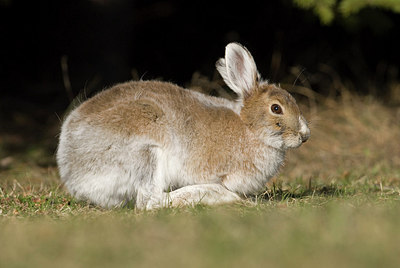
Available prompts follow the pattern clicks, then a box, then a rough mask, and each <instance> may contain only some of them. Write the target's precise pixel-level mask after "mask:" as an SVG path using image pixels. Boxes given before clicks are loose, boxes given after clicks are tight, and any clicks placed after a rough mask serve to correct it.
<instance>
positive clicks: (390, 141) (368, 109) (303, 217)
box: [0, 94, 400, 267]
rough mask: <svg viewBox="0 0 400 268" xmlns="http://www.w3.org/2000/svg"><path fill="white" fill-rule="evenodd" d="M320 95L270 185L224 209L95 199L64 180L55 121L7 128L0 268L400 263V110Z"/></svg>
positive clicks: (2, 140)
mask: <svg viewBox="0 0 400 268" xmlns="http://www.w3.org/2000/svg"><path fill="white" fill-rule="evenodd" d="M343 96H345V94H343ZM315 98H316V99H317V101H316V103H317V104H315V105H314V106H303V107H302V110H303V111H305V114H306V117H307V118H309V119H311V128H312V138H311V139H310V141H309V142H307V143H306V144H304V146H302V147H301V148H300V149H298V150H296V151H293V152H291V153H290V154H289V155H288V161H287V164H286V166H285V167H284V169H283V170H282V172H281V174H280V175H279V176H278V177H276V178H274V179H273V180H272V181H271V182H270V183H269V184H268V185H267V188H266V190H265V192H264V193H261V194H260V195H258V196H256V197H254V198H252V199H249V200H248V201H246V202H243V203H241V204H233V205H226V206H218V207H208V206H201V205H198V206H195V207H186V208H175V209H171V208H169V209H162V210H158V211H151V212H143V211H136V210H133V209H114V210H104V209H102V208H99V207H94V206H91V205H89V204H86V203H84V202H80V201H77V200H75V199H73V198H72V197H71V196H70V195H69V194H68V193H66V192H65V190H64V189H63V187H62V186H61V185H60V183H59V179H58V174H57V169H56V166H55V162H54V156H53V154H54V148H55V142H56V139H55V138H54V137H55V136H56V131H57V128H54V123H52V124H51V128H50V129H52V131H53V132H52V131H50V132H49V133H47V135H48V136H46V141H38V142H36V143H35V142H34V143H31V144H33V145H30V146H26V142H24V137H22V136H21V137H20V136H18V135H19V134H18V133H16V134H13V135H10V134H9V133H8V134H0V241H1V242H0V243H1V248H0V267H48V266H54V265H57V266H58V267H92V266H97V267H110V266H113V267H114V266H117V267H128V266H134V267H154V266H164V267H172V266H180V267H220V266H221V267H228V266H232V267H239V266H250V267H256V266H257V267H259V266H266V267H290V266H296V267H310V266H311V267H377V266H384V267H397V266H398V264H399V263H400V248H399V247H398V241H400V232H399V231H398V229H399V226H400V146H399V144H398V138H399V137H400V109H399V108H396V107H388V106H385V105H383V104H381V103H379V102H377V101H375V100H373V99H371V98H361V97H357V96H355V95H347V96H345V97H343V98H342V99H338V100H332V99H318V98H319V97H318V96H315ZM300 103H303V102H302V101H301V102H300ZM304 103H307V102H304ZM22 121H24V120H22ZM38 136H40V135H38ZM49 140H52V141H53V143H52V142H49Z"/></svg>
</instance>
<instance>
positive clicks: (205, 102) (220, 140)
mask: <svg viewBox="0 0 400 268" xmlns="http://www.w3.org/2000/svg"><path fill="white" fill-rule="evenodd" d="M216 67H217V70H218V71H219V73H220V74H221V76H222V78H223V79H224V81H225V83H226V84H227V85H228V86H229V87H230V88H231V89H232V90H233V91H234V92H235V93H236V94H237V100H236V101H230V100H227V99H223V98H217V97H213V96H208V95H204V94H201V93H199V92H195V91H191V90H187V89H184V88H181V87H179V86H177V85H174V84H172V83H167V82H158V81H131V82H126V83H122V84H118V85H116V86H114V87H112V88H111V89H108V90H105V91H103V92H101V93H99V94H97V95H96V96H94V97H92V98H90V99H88V100H86V101H84V102H83V103H81V104H80V105H79V106H78V107H77V108H76V109H74V110H73V111H72V112H71V113H70V114H69V115H68V116H67V118H66V120H65V121H64V123H63V125H62V128H61V135H60V142H59V146H58V151H57V162H58V167H59V171H60V177H61V180H62V182H63V183H64V184H65V186H66V188H67V189H68V190H69V191H70V193H71V194H72V195H73V196H75V197H76V198H78V199H83V200H87V201H89V202H91V203H94V204H96V205H99V206H103V207H106V208H113V207H118V206H123V205H129V204H133V205H134V206H135V207H136V208H138V209H154V208H158V207H166V206H173V207H176V206H182V205H191V204H198V203H202V204H209V205H211V204H222V203H229V202H237V201H239V200H241V199H242V198H243V197H245V196H246V195H251V194H256V193H258V192H260V191H261V190H263V189H264V188H265V184H266V182H267V181H268V180H269V179H270V178H271V177H273V176H274V175H276V174H277V172H278V171H279V169H280V167H281V166H282V165H283V163H284V159H285V152H286V151H287V150H288V149H290V148H296V147H299V146H300V145H301V144H302V143H304V142H305V141H307V139H308V138H309V136H310V130H309V128H308V126H307V122H306V120H305V119H304V117H303V116H302V114H301V112H300V110H299V108H298V106H297V104H296V101H295V99H294V98H293V97H292V96H291V95H290V94H289V93H288V92H287V91H285V90H283V89H281V88H279V87H277V86H276V85H273V84H269V83H267V82H266V81H263V80H261V78H260V75H259V73H258V71H257V68H256V64H255V62H254V60H253V57H252V56H251V54H250V52H249V51H248V50H247V49H246V48H245V47H243V46H241V45H240V44H238V43H230V44H228V45H227V46H226V51H225V58H224V59H220V60H219V61H218V62H217V64H216Z"/></svg>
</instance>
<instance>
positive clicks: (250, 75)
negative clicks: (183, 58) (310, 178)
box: [216, 43, 310, 150]
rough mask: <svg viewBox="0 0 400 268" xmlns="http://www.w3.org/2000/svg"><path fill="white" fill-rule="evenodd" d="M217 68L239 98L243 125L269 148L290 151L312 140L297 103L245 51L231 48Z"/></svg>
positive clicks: (230, 45)
mask: <svg viewBox="0 0 400 268" xmlns="http://www.w3.org/2000/svg"><path fill="white" fill-rule="evenodd" d="M216 67H217V70H218V72H219V73H220V74H221V76H222V78H223V79H224V81H225V83H226V84H227V85H228V86H229V87H230V88H231V89H232V90H233V91H234V92H235V93H236V94H237V95H238V99H237V101H238V102H239V103H240V104H241V106H242V108H241V111H240V117H241V118H242V120H243V122H245V124H247V126H248V127H249V129H250V130H251V131H253V132H254V133H255V134H256V135H257V136H258V137H259V138H260V139H261V140H263V141H264V142H265V143H266V144H268V145H270V146H272V147H274V148H276V149H279V150H286V149H289V148H296V147H299V146H300V145H301V144H302V143H304V142H306V141H307V140H308V138H309V137H310V129H309V128H308V125H307V121H306V120H305V118H304V117H303V115H302V114H301V112H300V110H299V107H298V106H297V104H296V100H295V99H294V98H293V97H292V96H291V95H290V94H289V92H287V91H286V90H284V89H282V88H279V87H278V86H276V85H273V84H269V83H268V82H266V81H263V80H262V79H261V77H260V74H259V73H258V71H257V67H256V64H255V62H254V59H253V57H252V56H251V54H250V52H249V51H248V50H247V49H246V48H245V47H243V46H241V45H240V44H238V43H230V44H228V45H227V46H226V50H225V58H223V59H222V58H221V59H220V60H218V62H217V64H216Z"/></svg>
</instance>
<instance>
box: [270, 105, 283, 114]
mask: <svg viewBox="0 0 400 268" xmlns="http://www.w3.org/2000/svg"><path fill="white" fill-rule="evenodd" d="M271 111H272V112H273V113H274V114H282V108H281V106H279V105H278V104H272V105H271Z"/></svg>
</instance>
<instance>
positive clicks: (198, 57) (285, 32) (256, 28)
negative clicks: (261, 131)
mask: <svg viewBox="0 0 400 268" xmlns="http://www.w3.org/2000/svg"><path fill="white" fill-rule="evenodd" d="M0 23H1V24H0V25H1V28H0V36H1V45H0V48H1V52H0V53H1V54H0V57H1V61H0V75H1V85H0V87H1V95H0V98H1V99H0V105H1V108H0V113H1V114H0V120H1V121H0V132H1V133H9V134H10V133H13V134H14V135H17V134H16V133H24V134H25V136H24V139H28V140H29V138H30V137H35V136H41V135H42V134H41V133H42V132H41V131H40V127H41V126H49V125H52V126H55V127H56V128H58V127H59V119H58V117H62V114H63V112H64V111H65V109H66V108H67V107H68V105H69V104H70V102H71V98H72V97H75V96H76V95H78V94H79V93H80V92H82V90H83V89H85V91H86V94H87V95H91V94H93V93H94V92H96V91H98V90H101V89H103V88H105V87H108V86H111V85H113V84H115V83H118V82H123V81H126V80H129V79H132V77H134V78H141V77H142V78H143V79H145V80H147V79H155V78H162V79H163V80H167V81H171V82H175V83H178V84H179V85H182V86H185V85H187V83H188V82H190V80H191V77H192V75H193V73H194V72H196V71H199V72H200V73H201V74H203V75H205V76H206V77H208V78H209V79H215V77H216V76H215V67H214V66H215V62H216V60H217V59H218V58H220V57H223V55H224V48H225V45H226V44H227V43H229V42H232V41H237V42H240V43H242V44H243V45H245V46H246V47H247V48H248V49H249V50H250V51H251V53H252V54H253V56H254V58H255V61H256V63H257V66H258V68H259V71H260V72H261V74H262V76H263V77H264V78H268V79H269V80H270V81H271V82H283V83H289V84H293V83H297V84H300V85H304V86H307V87H311V88H312V90H314V91H316V92H319V93H321V94H323V95H326V96H328V95H331V96H333V97H335V96H336V95H338V94H340V92H339V89H338V88H335V87H337V83H335V82H337V81H338V80H339V81H340V83H341V84H344V85H346V87H347V88H348V89H349V90H351V91H355V92H357V93H360V94H372V95H373V96H375V97H377V98H380V99H382V101H388V103H389V102H390V100H394V99H395V98H393V96H392V94H393V90H392V88H393V83H398V80H399V73H398V67H399V62H400V54H399V52H398V50H399V47H400V41H399V38H398V37H399V28H400V16H399V15H398V14H394V13H392V12H390V11H385V10H381V9H373V8H366V9H363V10H362V11H361V12H360V13H357V14H356V15H353V16H351V17H349V18H342V17H340V15H337V18H336V19H335V20H334V22H333V23H332V24H331V25H325V26H324V25H321V23H320V21H319V20H318V18H317V17H316V16H315V15H314V14H313V13H312V12H310V11H305V10H301V9H298V8H297V7H296V6H294V4H293V3H292V1H290V0H284V1H278V0H276V1H241V2H238V3H235V2H234V1H226V2H225V1H183V0H182V1H178V0H175V1H143V0H142V1H128V0H113V1H111V0H97V1H95V0H92V1H89V0H86V1H84V0H82V1H72V0H57V1H54V0H47V1H17V0H8V1H7V0H2V1H0ZM62 59H63V60H64V63H65V65H64V66H67V69H68V75H69V77H68V80H69V81H70V83H71V90H72V91H71V92H68V90H67V89H66V86H65V84H64V80H63V73H62V68H61V62H62ZM294 67H296V68H294ZM294 70H295V71H294ZM296 70H297V71H296ZM299 70H300V72H301V73H302V75H301V79H296V78H297V77H298V76H299ZM335 85H336V86H335ZM391 104H396V103H394V102H393V101H392V103H391ZM1 133H0V134H1ZM26 134H27V135H26ZM10 135H11V134H10ZM20 135H22V134H20ZM26 136H28V137H26ZM38 138H40V137H38Z"/></svg>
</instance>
